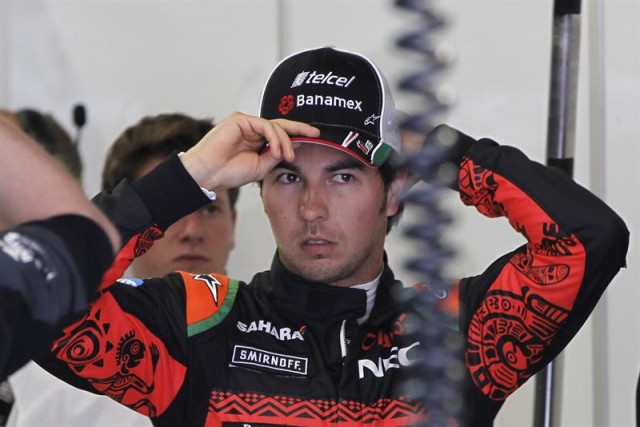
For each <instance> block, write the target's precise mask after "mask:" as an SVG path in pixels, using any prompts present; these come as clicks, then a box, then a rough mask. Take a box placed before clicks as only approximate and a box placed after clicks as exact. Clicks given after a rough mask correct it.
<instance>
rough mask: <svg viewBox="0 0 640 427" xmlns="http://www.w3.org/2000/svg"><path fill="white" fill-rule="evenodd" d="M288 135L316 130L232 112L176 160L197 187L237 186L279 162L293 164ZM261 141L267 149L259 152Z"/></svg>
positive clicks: (311, 134) (256, 178) (311, 133)
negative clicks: (178, 160)
mask: <svg viewBox="0 0 640 427" xmlns="http://www.w3.org/2000/svg"><path fill="white" fill-rule="evenodd" d="M289 135H298V136H308V137H317V136H319V135H320V131H319V130H318V129H316V128H314V127H312V126H310V125H307V124H305V123H301V122H294V121H291V120H284V119H275V120H266V119H263V118H260V117H255V116H250V115H247V114H243V113H239V112H235V113H233V114H231V115H230V116H229V117H228V118H227V119H225V120H224V121H222V122H220V123H219V124H218V125H216V126H215V127H214V128H213V129H212V130H211V131H210V132H209V133H207V135H205V136H204V138H202V139H201V140H200V141H199V142H198V144H196V145H195V146H194V147H192V148H191V149H190V150H189V151H187V152H186V153H185V154H184V155H182V156H180V159H181V160H182V163H183V165H184V167H185V169H186V170H187V172H189V174H190V175H191V176H192V177H193V179H194V180H195V181H196V182H197V183H198V185H200V186H201V187H204V188H207V189H209V190H213V189H219V188H231V187H240V186H242V185H244V184H247V183H249V182H255V181H259V180H261V179H262V178H263V177H264V176H265V175H266V174H267V172H269V171H270V170H271V169H272V168H273V167H275V166H276V165H277V164H278V163H279V162H281V161H282V160H286V161H288V162H292V161H293V159H294V156H295V155H294V147H293V145H292V143H291V139H290V138H289ZM265 140H266V142H267V143H268V144H269V150H267V151H265V152H264V153H260V152H259V151H260V149H261V148H262V147H263V145H264V142H265Z"/></svg>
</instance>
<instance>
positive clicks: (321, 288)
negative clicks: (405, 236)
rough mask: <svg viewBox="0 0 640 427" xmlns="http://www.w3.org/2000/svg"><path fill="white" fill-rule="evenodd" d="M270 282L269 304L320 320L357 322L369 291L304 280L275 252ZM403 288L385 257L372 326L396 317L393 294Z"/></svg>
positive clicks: (266, 294)
mask: <svg viewBox="0 0 640 427" xmlns="http://www.w3.org/2000/svg"><path fill="white" fill-rule="evenodd" d="M268 274H270V276H271V277H270V279H271V280H269V281H268V282H267V284H266V287H265V288H264V289H263V290H264V292H265V298H266V299H267V300H268V301H269V303H270V305H272V306H275V307H276V308H277V309H278V310H283V311H285V312H287V313H289V314H292V315H294V316H296V317H298V316H301V317H304V318H312V319H317V320H327V321H330V320H344V319H347V320H350V319H353V320H355V319H358V318H359V317H362V316H363V315H364V314H365V310H366V307H367V296H366V292H365V291H364V290H361V289H353V288H348V287H339V286H330V285H327V284H325V283H319V282H312V281H310V280H306V279H303V278H302V277H300V276H297V275H295V274H293V273H292V272H290V271H289V270H287V269H286V268H285V267H284V265H282V263H281V262H280V258H279V257H278V254H277V252H276V255H275V256H274V257H273V262H272V264H271V271H270V272H269V273H268ZM396 287H402V283H400V282H399V281H397V280H396V279H395V277H394V275H393V272H392V271H391V269H390V268H389V266H388V264H387V257H386V254H385V257H384V269H383V271H382V276H381V277H380V284H379V285H378V290H377V294H376V302H375V305H374V307H373V310H372V312H371V315H370V318H369V322H370V323H371V324H373V325H375V324H378V323H381V322H383V321H384V320H385V319H387V318H389V317H390V316H393V315H394V313H396V312H397V310H398V303H397V302H395V300H394V298H393V296H392V294H393V293H394V291H393V289H394V288H396Z"/></svg>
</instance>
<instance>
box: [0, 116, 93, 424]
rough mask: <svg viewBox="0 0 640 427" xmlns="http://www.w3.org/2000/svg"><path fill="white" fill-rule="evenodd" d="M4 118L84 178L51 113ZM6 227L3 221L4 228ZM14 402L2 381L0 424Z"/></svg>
mask: <svg viewBox="0 0 640 427" xmlns="http://www.w3.org/2000/svg"><path fill="white" fill-rule="evenodd" d="M0 118H2V119H4V120H6V122H7V123H9V124H11V125H13V126H15V127H16V128H18V129H20V130H22V131H23V132H24V133H26V134H27V135H28V136H30V137H31V138H32V139H33V140H34V141H36V142H37V143H38V144H40V146H42V147H43V148H44V149H45V150H46V152H47V153H48V154H50V155H51V156H52V157H54V158H55V159H57V160H59V161H60V163H61V164H62V165H63V166H64V167H65V168H66V169H67V171H68V172H69V173H70V174H71V175H73V176H74V177H75V178H76V179H77V180H78V181H80V179H81V176H82V162H81V159H80V153H79V152H78V147H77V144H76V143H74V141H73V140H72V138H71V136H69V133H68V132H67V131H66V130H65V129H64V127H63V126H62V125H61V124H60V123H59V122H58V121H57V120H56V119H55V118H54V117H53V116H52V115H51V114H47V113H43V112H41V111H39V110H37V109H34V108H23V109H20V110H15V111H10V110H6V109H0ZM3 228H4V227H3V224H2V222H1V221H0V230H2V229H3ZM13 403H14V396H13V392H12V389H11V387H10V385H9V382H8V381H5V382H2V383H0V427H2V426H4V425H5V423H6V422H7V418H8V416H9V413H10V411H11V408H12V406H13Z"/></svg>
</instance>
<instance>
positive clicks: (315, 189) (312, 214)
mask: <svg viewBox="0 0 640 427" xmlns="http://www.w3.org/2000/svg"><path fill="white" fill-rule="evenodd" d="M328 213H329V210H328V206H327V193H326V190H325V189H324V188H323V187H322V186H321V185H310V186H307V188H306V189H305V191H304V193H303V194H302V203H301V204H300V215H301V216H302V218H303V219H304V220H305V221H307V222H314V221H318V220H324V219H326V218H327V216H328Z"/></svg>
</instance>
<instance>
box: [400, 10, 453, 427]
mask: <svg viewBox="0 0 640 427" xmlns="http://www.w3.org/2000/svg"><path fill="white" fill-rule="evenodd" d="M395 4H396V6H397V7H398V8H401V9H405V10H406V11H407V12H410V13H412V14H415V15H416V17H417V20H416V23H417V25H416V29H415V31H411V32H409V33H406V34H404V35H402V36H400V37H399V38H398V39H397V41H396V45H397V47H399V48H400V49H402V50H404V51H406V52H407V53H410V54H411V55H412V56H413V59H415V60H417V64H418V65H416V71H415V72H412V73H409V74H408V75H407V76H406V77H404V78H402V79H401V80H400V82H399V87H400V89H401V90H403V91H406V92H409V93H410V94H412V95H415V96H416V98H417V99H418V103H419V105H418V106H417V107H416V111H415V112H409V113H408V115H407V117H405V118H404V120H403V121H402V123H401V129H402V131H403V132H411V133H414V134H416V133H417V134H420V135H426V134H427V133H428V132H429V130H430V129H432V128H433V126H434V124H436V123H438V121H439V118H440V116H441V115H443V114H444V113H445V112H447V111H448V110H449V108H450V102H449V101H448V100H446V99H445V98H443V93H442V85H441V84H440V82H439V81H438V79H439V78H440V77H441V75H442V73H443V72H445V71H446V70H447V69H448V67H449V66H450V60H449V58H447V57H446V56H444V57H443V55H442V51H441V50H439V49H440V48H439V46H438V44H437V43H436V36H437V35H438V33H440V32H441V31H442V30H444V29H445V28H446V27H447V23H446V21H445V19H443V17H442V16H441V15H440V14H438V13H437V11H436V10H435V8H434V6H433V4H432V2H430V1H427V0H395ZM446 140H447V138H446V137H445V138H429V139H428V140H426V141H425V143H424V144H423V145H422V148H421V149H420V151H419V152H417V153H415V154H413V155H411V156H410V157H407V158H405V159H404V161H403V162H404V164H405V165H406V166H407V167H408V168H409V170H410V172H411V173H412V174H413V175H415V176H416V177H419V178H420V179H421V180H422V182H421V183H420V184H419V185H417V186H416V187H415V188H414V189H413V190H412V191H411V192H409V193H408V195H407V196H406V198H405V202H406V204H407V206H408V207H410V206H414V207H415V208H417V209H419V210H420V212H419V215H418V217H419V218H420V222H419V223H417V224H412V225H409V226H407V227H406V228H405V229H404V234H405V235H406V236H407V237H408V238H410V239H414V240H416V242H417V243H418V248H419V249H418V253H417V256H416V257H415V258H413V259H409V260H408V261H407V262H406V267H407V268H408V269H409V270H411V271H414V272H416V273H418V274H419V275H420V277H421V281H422V282H424V285H423V286H416V287H415V289H414V291H413V292H410V293H409V297H408V300H407V301H406V303H407V304H408V305H409V307H410V308H409V313H410V314H409V315H410V318H411V322H409V323H410V324H411V325H413V328H412V330H411V333H412V334H414V335H415V336H416V339H417V340H418V341H420V344H421V345H420V348H421V354H420V357H419V359H418V360H419V362H417V363H416V365H414V368H415V369H416V375H414V376H413V378H412V379H411V380H408V381H406V382H405V383H404V384H402V387H403V388H404V390H405V391H406V392H407V393H408V394H409V395H412V396H418V399H419V400H420V401H421V403H422V404H423V405H424V407H425V409H426V413H427V418H426V419H425V420H423V424H422V425H425V426H429V427H435V426H442V427H449V426H451V425H458V426H460V425H461V421H460V418H461V413H460V411H461V407H462V403H461V402H462V400H461V399H462V398H461V396H460V393H459V383H460V381H461V378H462V375H463V372H464V366H463V364H462V361H461V356H460V355H461V347H462V345H461V343H462V340H461V339H460V335H459V334H458V332H457V331H456V327H457V322H456V320H455V319H454V318H453V316H452V315H451V314H449V313H447V312H445V311H444V310H443V309H442V308H441V307H442V299H443V298H444V297H446V296H447V294H448V292H449V290H450V287H451V282H450V281H449V280H446V279H445V278H444V277H443V268H444V266H445V264H446V263H447V262H449V261H450V260H451V259H452V258H453V256H454V251H453V250H452V249H451V248H449V247H447V246H446V245H445V244H444V243H443V242H442V235H443V234H444V232H445V229H446V227H448V226H449V225H450V224H451V223H452V222H453V219H452V216H451V215H450V214H448V213H447V212H445V211H444V210H443V209H442V208H441V207H440V196H441V194H442V192H444V191H451V190H448V189H447V187H448V186H450V184H451V182H452V180H453V179H454V177H453V176H452V175H453V174H451V173H447V171H451V170H452V169H454V168H453V167H452V165H451V164H447V163H446V159H447V149H448V148H449V147H447V144H446ZM455 169H456V170H457V168H455Z"/></svg>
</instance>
